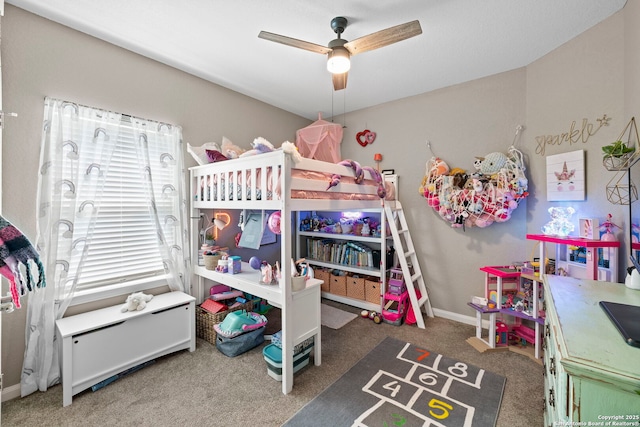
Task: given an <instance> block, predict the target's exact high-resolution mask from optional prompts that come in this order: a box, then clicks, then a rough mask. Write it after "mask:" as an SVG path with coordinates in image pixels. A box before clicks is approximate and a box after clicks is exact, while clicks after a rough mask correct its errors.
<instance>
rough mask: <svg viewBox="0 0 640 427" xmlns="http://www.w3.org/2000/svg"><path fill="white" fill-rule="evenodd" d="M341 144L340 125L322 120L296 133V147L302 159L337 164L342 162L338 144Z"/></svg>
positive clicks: (319, 118)
mask: <svg viewBox="0 0 640 427" xmlns="http://www.w3.org/2000/svg"><path fill="white" fill-rule="evenodd" d="M341 143H342V125H340V124H338V123H331V122H328V121H326V120H323V119H322V115H321V114H318V120H317V121H315V122H313V123H311V124H310V125H309V126H307V127H304V128H302V129H298V130H297V131H296V146H297V147H298V151H299V152H300V154H301V155H302V156H303V157H306V158H308V159H316V160H322V161H325V162H330V163H338V162H339V161H341V160H342V158H341V155H340V144H341Z"/></svg>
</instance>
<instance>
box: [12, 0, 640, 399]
mask: <svg viewBox="0 0 640 427" xmlns="http://www.w3.org/2000/svg"><path fill="white" fill-rule="evenodd" d="M638 4H639V2H629V3H628V4H627V6H626V7H625V8H624V9H623V10H622V11H621V12H620V13H618V14H617V15H614V16H612V17H611V18H609V19H607V20H606V21H604V22H602V23H600V24H598V25H597V26H596V27H594V28H592V29H590V30H589V31H587V32H585V33H583V34H581V35H580V36H578V37H577V38H575V39H574V40H572V41H570V42H569V43H566V44H565V45H563V46H561V47H560V48H558V49H556V50H554V51H553V52H550V53H549V54H548V55H546V56H545V57H543V58H541V59H540V60H538V61H536V62H534V63H532V64H530V65H529V66H527V67H525V68H521V69H517V70H512V71H509V72H505V73H501V74H498V75H494V76H490V77H486V78H483V79H479V80H476V81H471V82H467V83H464V84H461V85H457V86H453V87H449V88H445V89H441V90H438V91H434V92H430V93H426V94H423V95H419V96H415V97H411V98H407V99H403V100H400V101H396V102H392V103H387V104H382V105H379V106H376V107H372V108H368V109H365V110H361V111H357V112H353V113H350V114H346V115H345V116H342V115H340V116H339V117H337V118H336V121H340V122H342V121H343V120H344V121H345V123H346V125H347V128H346V129H345V135H344V139H343V143H342V157H343V158H351V159H354V160H357V161H359V162H360V163H362V164H367V165H371V164H374V162H373V154H374V153H377V152H380V153H382V154H383V156H384V160H383V162H382V164H381V166H382V168H394V169H395V170H396V172H397V173H398V174H399V175H400V199H401V201H402V204H403V206H404V207H405V212H406V214H407V219H408V222H409V225H410V227H411V231H412V236H413V238H414V243H415V245H416V249H417V252H418V255H419V258H420V260H421V263H422V269H423V271H424V272H425V276H426V281H427V285H428V288H429V291H430V295H431V297H432V302H433V305H434V307H435V308H436V309H437V311H436V314H442V315H447V316H449V317H453V318H458V319H459V320H463V321H468V320H469V319H470V316H473V315H474V313H473V312H472V311H471V310H470V309H469V308H468V307H467V306H466V302H467V301H468V300H469V299H470V297H471V296H472V295H481V294H482V292H483V280H484V276H483V274H482V273H481V272H480V271H479V270H478V269H479V268H480V267H481V266H484V265H502V264H508V263H510V262H511V261H518V260H525V259H529V258H530V256H531V254H532V252H533V250H534V243H533V242H530V241H527V240H526V239H525V234H526V233H539V230H540V227H541V226H542V225H543V224H545V223H546V222H547V221H548V214H547V212H546V211H547V208H548V207H549V206H552V205H553V206H556V205H561V204H560V203H549V202H547V201H546V184H545V182H546V178H545V158H544V157H543V156H540V155H538V154H535V144H536V142H535V138H536V136H539V135H547V134H559V133H562V132H566V131H567V130H568V128H569V126H570V124H571V122H572V121H577V122H578V123H580V122H581V121H582V119H583V118H586V119H588V120H589V121H590V122H595V120H596V119H597V118H599V117H601V116H602V115H603V114H607V115H608V116H609V117H611V118H612V120H611V121H610V126H609V127H607V128H603V129H602V130H600V131H599V132H598V134H596V135H594V136H592V137H591V138H590V139H589V140H588V141H587V143H585V144H582V143H581V144H580V145H579V146H578V145H573V146H568V145H561V146H554V147H548V148H547V152H546V154H547V155H549V154H559V153H564V152H568V151H573V150H577V149H584V150H585V151H586V173H587V198H586V200H585V201H584V202H573V203H572V205H573V206H574V207H576V208H578V210H579V212H580V214H581V215H582V216H589V217H599V218H604V217H605V216H606V214H607V213H611V214H613V216H614V220H615V222H616V223H619V224H621V225H623V224H624V225H625V227H628V224H627V219H626V217H627V210H626V207H622V206H616V205H612V204H610V203H609V202H607V200H606V197H605V186H606V183H607V182H608V181H609V179H610V178H611V172H607V171H606V170H605V169H604V168H603V167H602V163H601V154H600V153H601V150H600V147H601V146H602V145H605V144H607V143H609V142H611V141H613V139H615V138H616V137H617V136H618V135H619V133H620V132H621V131H622V129H623V128H624V126H625V125H626V123H627V122H628V120H629V119H630V117H631V116H632V115H633V114H635V113H636V112H637V111H638V107H639V105H638V102H639V101H640V89H639V86H640V84H639V83H638V76H639V75H640V74H639V73H638V71H639V70H640V65H639V63H640V60H639V58H638V55H639V54H638V53H637V52H638V49H637V46H640V31H639V30H638V27H640V25H638V23H639V22H638V21H639V19H640V18H638V17H640V6H638ZM3 24H4V25H3V29H2V30H3V45H2V49H3V51H2V59H3V72H4V81H3V85H4V86H3V89H4V107H5V108H4V109H5V110H6V111H15V112H17V113H19V114H20V117H19V118H18V119H10V120H11V121H9V122H7V126H6V128H5V133H4V135H5V138H4V152H3V155H4V164H3V169H4V170H3V180H4V183H3V196H4V199H3V202H4V214H5V215H6V216H7V217H8V218H10V219H12V220H14V221H15V222H16V224H17V225H18V226H19V227H20V228H21V229H22V230H24V231H25V232H26V233H27V234H28V235H30V236H33V235H34V234H35V217H34V213H35V193H36V176H37V175H36V172H37V164H38V152H39V142H40V122H41V120H42V101H43V98H44V97H45V96H53V97H59V98H64V99H70V100H74V101H77V102H81V103H84V104H89V105H95V106H99V107H103V108H108V109H112V110H116V111H120V112H124V113H129V114H134V115H139V116H143V117H148V118H152V119H156V120H162V121H167V122H171V123H177V124H180V125H182V126H183V131H184V137H185V140H186V141H189V142H192V143H194V144H199V143H202V142H205V141H209V140H214V141H219V140H220V139H221V137H222V135H226V136H228V137H230V138H231V139H232V140H234V141H236V142H237V143H238V144H240V145H243V146H247V145H248V143H249V142H250V141H251V140H253V138H255V137H256V136H264V137H265V138H267V139H269V140H270V141H272V142H274V143H275V144H276V145H279V144H280V143H281V142H282V141H284V140H285V139H290V140H292V139H293V137H294V131H295V130H296V129H298V128H300V127H302V126H305V125H306V124H308V121H307V120H305V119H302V118H300V117H297V116H294V115H291V114H289V113H286V112H283V111H281V110H278V109H275V108H273V107H269V106H267V105H265V104H262V103H260V102H258V101H255V100H252V99H250V98H247V97H244V96H242V95H238V94H236V93H233V92H231V91H228V90H225V89H222V88H220V87H218V86H215V85H212V84H208V83H206V82H204V81H202V80H199V79H197V78H194V77H192V76H188V75H186V74H184V73H181V72H179V71H176V70H174V69H171V68H169V67H166V66H163V65H161V64H158V63H155V62H153V61H149V60H147V59H144V58H142V57H140V56H137V55H134V54H132V53H129V52H126V51H124V50H122V49H119V48H117V47H114V46H111V45H109V44H107V43H104V42H101V41H98V40H96V39H93V38H91V37H88V36H86V35H83V34H80V33H77V32H74V31H72V30H69V29H67V28H64V27H62V26H59V25H57V24H54V23H52V22H49V21H46V20H43V19H40V18H38V17H36V16H34V15H31V14H29V13H26V12H24V11H22V10H20V9H17V8H14V7H11V6H7V10H6V17H5V19H4V20H3ZM634 27H635V28H634ZM75 67H77V68H78V69H79V70H82V73H76V72H75V71H74V69H75ZM87 74H89V75H92V76H94V77H86V75H87ZM347 102H348V98H347ZM517 125H524V126H525V128H526V129H525V131H524V132H523V134H522V135H521V137H520V139H519V140H518V143H517V147H518V148H519V149H520V150H521V151H522V152H523V153H524V154H525V155H526V160H527V166H528V170H527V173H528V176H529V182H530V192H531V196H530V197H529V198H528V199H527V200H526V202H524V203H522V204H521V205H520V207H518V209H517V210H516V211H515V212H514V214H513V216H512V218H511V219H510V220H509V221H508V222H506V223H502V224H493V225H491V226H490V227H488V228H485V229H475V228H474V229H467V230H465V231H463V230H462V229H452V228H451V227H450V226H449V224H448V223H445V222H444V221H442V220H441V219H440V218H439V217H438V216H437V214H436V213H435V212H434V211H433V210H432V209H431V208H429V207H428V206H427V204H426V201H425V200H424V199H422V198H421V197H420V196H419V195H418V192H417V189H418V187H419V185H420V183H421V181H422V178H423V175H424V172H425V163H426V161H427V160H428V159H429V158H430V157H431V155H432V154H431V152H430V151H429V150H428V149H427V147H426V141H427V140H430V141H431V145H432V150H433V151H434V152H435V153H436V154H437V155H438V156H440V157H442V158H443V159H445V160H446V161H447V162H449V164H450V165H451V166H452V167H462V168H467V169H471V168H472V167H473V158H474V156H482V155H484V154H487V153H490V152H492V151H504V150H506V149H507V148H508V147H509V145H510V144H511V143H512V142H513V137H514V133H515V128H516V126H517ZM365 128H368V129H370V130H373V131H375V132H377V134H378V137H377V139H376V141H375V143H374V144H373V145H370V146H367V147H366V148H362V147H361V146H360V145H358V144H357V143H356V141H355V134H356V133H357V132H359V131H361V130H363V129H365ZM576 218H577V216H576ZM619 235H620V236H621V237H622V235H623V233H619ZM623 256H624V258H623ZM623 256H621V258H620V259H626V255H624V254H623ZM623 264H626V263H623ZM24 315H25V310H20V311H19V312H14V313H13V314H11V315H10V316H5V317H4V318H3V320H4V321H3V354H2V365H3V371H4V372H5V385H6V386H10V385H12V384H16V383H17V382H19V371H20V367H21V363H22V353H23V350H24V348H23V346H24V343H23V340H24Z"/></svg>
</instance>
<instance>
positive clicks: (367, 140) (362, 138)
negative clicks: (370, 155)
mask: <svg viewBox="0 0 640 427" xmlns="http://www.w3.org/2000/svg"><path fill="white" fill-rule="evenodd" d="M375 140H376V133H375V132H371V131H370V130H369V129H365V130H363V131H362V132H358V133H357V134H356V141H357V142H358V144H360V145H361V146H363V147H366V146H367V145H368V144H373V141H375Z"/></svg>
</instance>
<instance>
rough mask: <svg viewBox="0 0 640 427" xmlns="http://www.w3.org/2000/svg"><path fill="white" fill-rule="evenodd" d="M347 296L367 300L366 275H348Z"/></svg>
mask: <svg viewBox="0 0 640 427" xmlns="http://www.w3.org/2000/svg"><path fill="white" fill-rule="evenodd" d="M347 296H348V297H349V298H354V299H358V300H361V301H364V300H365V295H364V277H352V276H349V277H347Z"/></svg>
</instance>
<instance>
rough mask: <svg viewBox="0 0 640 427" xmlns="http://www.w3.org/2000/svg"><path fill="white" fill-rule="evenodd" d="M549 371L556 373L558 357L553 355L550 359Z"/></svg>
mask: <svg viewBox="0 0 640 427" xmlns="http://www.w3.org/2000/svg"><path fill="white" fill-rule="evenodd" d="M549 372H551V373H552V374H553V375H555V374H556V359H555V357H551V358H550V359H549Z"/></svg>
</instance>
